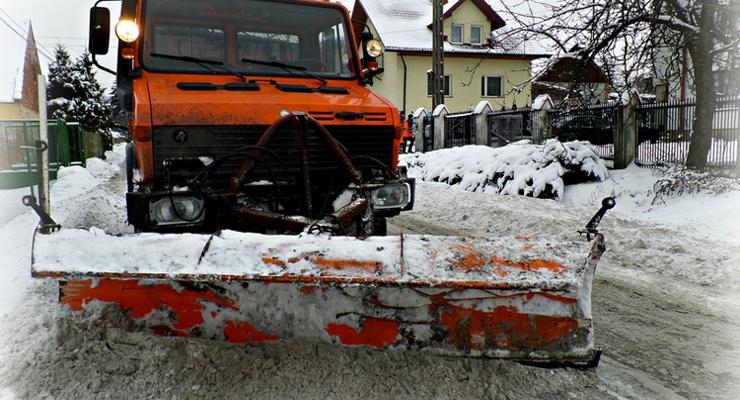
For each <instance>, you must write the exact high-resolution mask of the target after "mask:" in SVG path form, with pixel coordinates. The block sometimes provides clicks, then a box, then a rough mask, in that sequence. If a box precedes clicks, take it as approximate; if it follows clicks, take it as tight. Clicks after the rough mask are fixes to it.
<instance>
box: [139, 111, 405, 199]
mask: <svg viewBox="0 0 740 400" xmlns="http://www.w3.org/2000/svg"><path fill="white" fill-rule="evenodd" d="M265 129H267V126H259V125H256V126H255V125H253V126H216V127H213V126H209V127H193V126H189V127H184V126H182V127H181V126H166V127H156V128H154V129H153V132H152V133H153V151H154V171H155V177H156V180H157V182H158V183H160V184H164V183H166V182H167V179H168V177H167V175H168V173H169V179H170V180H171V182H172V183H173V184H183V183H184V182H185V181H186V180H188V179H190V178H192V177H194V176H195V175H197V174H198V173H199V172H200V171H201V170H202V169H203V163H202V162H200V161H199V160H200V159H204V160H209V159H210V160H218V159H220V158H221V157H224V156H226V155H227V154H229V153H231V152H233V151H234V150H235V149H237V148H239V147H242V146H245V145H250V144H256V143H257V140H258V139H259V137H260V136H261V135H262V133H263V132H264V131H265ZM327 129H328V130H329V132H331V133H332V135H334V137H335V138H337V140H339V142H340V143H342V145H344V147H345V148H346V149H347V150H348V151H349V153H350V155H351V156H357V155H364V156H370V157H373V158H376V159H378V160H380V161H381V162H383V163H384V164H386V165H389V166H390V164H391V160H392V156H393V136H394V130H393V128H391V127H362V126H327ZM180 130H182V131H184V132H186V134H187V139H186V140H185V142H184V143H177V142H176V141H175V133H176V132H178V131H180ZM295 137H296V135H295V131H292V130H290V129H286V130H282V131H280V132H278V133H277V134H276V135H275V136H274V137H273V140H272V142H271V143H270V144H269V145H268V146H267V147H268V148H270V149H271V150H272V151H274V152H275V153H277V154H278V156H279V157H280V159H281V160H282V163H280V162H278V161H276V160H275V159H274V157H271V156H270V155H264V156H263V157H262V160H263V161H264V163H263V162H258V163H257V164H256V166H255V169H254V170H253V173H252V174H250V176H249V178H250V180H251V181H254V180H262V179H265V180H271V179H272V178H274V177H275V176H276V175H277V176H279V177H281V178H282V177H285V176H286V175H287V176H289V177H291V178H295V179H298V178H297V177H298V176H299V174H300V171H301V169H300V168H301V167H300V154H299V152H298V149H297V146H296V140H295ZM308 151H309V168H310V170H311V172H312V175H313V176H316V177H318V178H320V177H321V176H323V177H324V178H323V179H324V180H326V178H325V177H326V174H327V173H333V171H335V170H336V167H337V162H336V159H335V157H334V156H333V155H332V154H330V153H329V152H328V150H327V149H326V147H324V145H323V143H321V140H320V139H319V137H318V136H317V135H315V134H313V133H312V132H309V135H308ZM245 158H246V157H245V156H244V155H241V156H236V157H233V158H229V159H227V160H226V161H224V162H223V164H222V165H221V166H220V167H219V168H217V169H214V170H213V171H212V172H211V174H210V175H209V177H210V179H209V180H208V185H209V186H211V187H214V188H226V187H227V186H228V180H229V178H231V177H232V176H234V175H235V174H236V171H237V170H238V169H239V166H240V165H241V164H242V162H243V161H244V159H245ZM165 161H167V162H168V163H169V167H168V168H165V164H166V163H165ZM355 165H356V166H357V167H358V168H359V169H360V170H367V169H369V168H377V167H378V166H377V165H376V164H374V163H373V162H372V161H370V160H367V159H360V160H357V161H356V162H355ZM167 169H168V170H169V171H167ZM270 169H271V170H272V171H273V172H272V174H271V173H270ZM313 179H314V178H313V177H312V180H313Z"/></svg>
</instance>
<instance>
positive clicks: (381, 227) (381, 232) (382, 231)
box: [373, 217, 388, 236]
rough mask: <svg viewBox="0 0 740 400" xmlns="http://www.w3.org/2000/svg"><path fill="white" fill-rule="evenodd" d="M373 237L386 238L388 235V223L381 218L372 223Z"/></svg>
mask: <svg viewBox="0 0 740 400" xmlns="http://www.w3.org/2000/svg"><path fill="white" fill-rule="evenodd" d="M373 235H375V236H386V235H388V222H387V221H386V220H385V218H383V217H377V218H375V220H374V221H373Z"/></svg>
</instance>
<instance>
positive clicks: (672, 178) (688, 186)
mask: <svg viewBox="0 0 740 400" xmlns="http://www.w3.org/2000/svg"><path fill="white" fill-rule="evenodd" d="M663 174H664V176H663V178H661V179H658V181H657V182H655V185H653V191H654V192H655V197H654V198H653V204H661V203H665V199H666V198H669V197H678V196H682V195H687V194H693V193H707V194H721V193H725V192H728V191H730V190H737V189H740V178H738V177H736V176H734V177H733V176H731V175H730V174H725V173H724V172H723V171H704V172H703V171H699V170H696V169H693V168H688V167H685V166H682V165H675V166H672V167H669V168H667V169H666V170H665V171H663Z"/></svg>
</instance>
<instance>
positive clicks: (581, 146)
mask: <svg viewBox="0 0 740 400" xmlns="http://www.w3.org/2000/svg"><path fill="white" fill-rule="evenodd" d="M402 160H403V161H405V162H406V164H407V166H408V168H409V174H410V175H411V176H414V177H416V178H418V179H421V180H425V181H435V182H443V183H447V184H449V185H455V186H459V187H460V188H462V189H464V190H467V191H472V192H475V191H479V192H494V193H501V194H518V195H524V196H531V197H539V198H555V199H560V198H561V197H562V195H563V189H564V187H565V185H566V184H569V183H577V182H584V181H588V180H599V181H603V180H604V179H606V178H607V177H608V176H609V172H608V170H607V168H606V165H605V164H604V161H603V160H602V159H601V158H599V156H598V155H597V154H596V151H595V149H594V148H593V146H591V145H590V144H589V143H588V142H578V141H575V142H567V143H561V142H560V141H558V140H557V139H549V140H548V141H546V142H545V143H544V144H542V145H535V144H531V143H530V142H529V141H528V140H523V141H520V142H516V143H512V144H509V145H508V146H504V147H499V148H491V147H487V146H464V147H456V148H452V149H444V150H437V151H432V152H429V153H424V154H418V153H417V154H411V155H406V156H403V157H402Z"/></svg>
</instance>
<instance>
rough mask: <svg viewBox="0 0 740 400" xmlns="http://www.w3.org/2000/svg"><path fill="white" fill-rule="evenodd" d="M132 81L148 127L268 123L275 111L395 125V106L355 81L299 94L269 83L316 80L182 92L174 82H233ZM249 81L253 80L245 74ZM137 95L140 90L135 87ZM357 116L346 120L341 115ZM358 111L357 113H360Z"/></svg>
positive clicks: (312, 84)
mask: <svg viewBox="0 0 740 400" xmlns="http://www.w3.org/2000/svg"><path fill="white" fill-rule="evenodd" d="M142 78H143V79H140V80H138V82H137V83H139V84H143V85H145V88H142V89H145V91H146V93H147V97H148V98H147V99H137V102H140V101H142V100H143V101H145V102H148V103H149V108H150V110H151V123H152V126H163V125H179V126H183V125H270V124H272V123H273V122H274V121H275V120H277V119H278V118H280V113H281V111H290V112H302V113H307V114H309V115H310V116H312V117H313V118H315V119H317V120H318V121H320V122H321V123H322V124H326V125H334V124H341V125H347V124H355V123H357V124H360V123H361V124H363V125H386V126H387V125H391V124H393V125H395V121H394V120H395V119H396V118H394V117H396V116H394V114H395V112H394V110H395V108H393V107H392V105H391V104H390V103H389V102H388V101H387V100H385V99H383V98H382V97H380V96H378V95H376V94H375V93H373V92H372V91H370V90H368V89H367V88H365V87H363V86H361V85H359V84H358V83H357V81H356V80H353V81H343V80H331V81H329V82H328V84H327V86H328V87H331V88H344V89H346V90H347V93H346V94H337V93H320V92H312V93H300V92H292V91H285V90H281V89H279V88H278V87H277V85H276V84H275V83H274V82H269V79H272V80H273V81H276V82H277V83H279V84H286V85H304V86H306V87H308V88H313V89H316V88H318V87H319V86H320V82H319V81H317V80H315V79H309V78H285V77H272V78H265V80H264V81H263V80H258V81H257V82H256V83H257V85H258V86H259V90H256V91H230V90H225V89H223V88H219V89H217V90H182V89H181V88H178V83H183V82H190V83H192V82H206V83H211V84H214V85H221V86H222V85H224V84H226V83H229V82H239V81H238V79H235V78H233V77H229V76H224V77H221V76H219V77H212V76H204V77H196V78H195V79H193V77H191V76H189V77H188V78H190V79H183V76H182V75H179V76H178V75H172V76H169V75H149V76H147V75H145V76H144V77H142ZM249 79H257V78H253V77H249ZM137 92H138V93H142V91H137ZM353 113H354V115H356V116H358V118H354V119H352V118H351V117H350V118H347V115H350V116H351V115H352V114H353ZM360 115H361V117H360Z"/></svg>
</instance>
